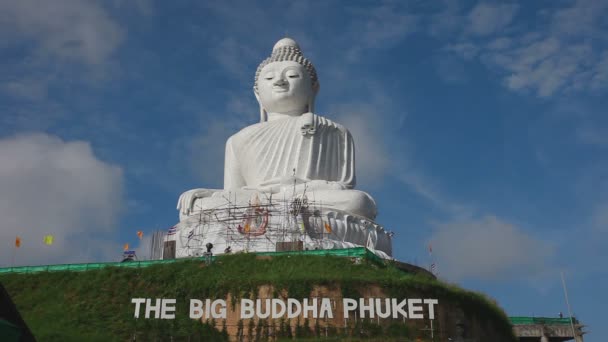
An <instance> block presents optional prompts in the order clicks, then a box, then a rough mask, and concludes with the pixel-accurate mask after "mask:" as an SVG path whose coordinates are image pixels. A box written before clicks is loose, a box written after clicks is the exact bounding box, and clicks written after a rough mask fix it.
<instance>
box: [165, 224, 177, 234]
mask: <svg viewBox="0 0 608 342" xmlns="http://www.w3.org/2000/svg"><path fill="white" fill-rule="evenodd" d="M175 233H177V228H175V226H173V227H171V228H169V231H168V232H167V235H175Z"/></svg>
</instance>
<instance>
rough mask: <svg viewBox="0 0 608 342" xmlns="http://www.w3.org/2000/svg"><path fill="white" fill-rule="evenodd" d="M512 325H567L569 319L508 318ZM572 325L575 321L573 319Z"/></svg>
mask: <svg viewBox="0 0 608 342" xmlns="http://www.w3.org/2000/svg"><path fill="white" fill-rule="evenodd" d="M509 319H510V320H511V323H512V324H513V325H530V324H548V325H569V324H570V318H569V317H564V318H550V317H524V316H515V317H509ZM573 321H574V323H576V319H574V318H573Z"/></svg>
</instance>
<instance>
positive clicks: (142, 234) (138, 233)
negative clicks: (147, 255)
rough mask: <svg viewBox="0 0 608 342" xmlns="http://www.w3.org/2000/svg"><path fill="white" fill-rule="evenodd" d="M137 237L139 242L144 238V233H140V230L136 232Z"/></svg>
mask: <svg viewBox="0 0 608 342" xmlns="http://www.w3.org/2000/svg"><path fill="white" fill-rule="evenodd" d="M137 237H138V238H139V239H140V240H141V239H142V238H143V237H144V232H142V231H141V230H138V231H137Z"/></svg>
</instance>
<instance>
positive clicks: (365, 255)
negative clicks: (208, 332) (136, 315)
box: [0, 247, 384, 274]
mask: <svg viewBox="0 0 608 342" xmlns="http://www.w3.org/2000/svg"><path fill="white" fill-rule="evenodd" d="M255 254H256V255H268V256H273V255H276V256H279V255H331V256H340V257H351V258H362V259H367V260H371V261H373V262H377V263H384V259H382V258H380V257H378V256H377V255H376V254H374V253H373V252H371V251H370V250H368V249H367V248H365V247H356V248H345V249H323V250H307V251H289V252H259V253H255ZM212 259H215V257H212ZM181 260H201V261H205V257H198V258H183V259H168V260H145V261H130V262H104V263H91V264H63V265H45V266H21V267H3V268H0V274H2V273H35V272H53V271H87V270H94V269H99V268H103V267H108V266H112V267H133V268H138V267H147V266H150V265H156V264H167V263H173V262H179V261H181Z"/></svg>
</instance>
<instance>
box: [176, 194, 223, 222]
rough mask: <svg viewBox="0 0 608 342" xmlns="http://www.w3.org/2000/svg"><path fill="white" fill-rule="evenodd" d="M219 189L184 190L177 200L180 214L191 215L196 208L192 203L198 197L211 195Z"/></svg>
mask: <svg viewBox="0 0 608 342" xmlns="http://www.w3.org/2000/svg"><path fill="white" fill-rule="evenodd" d="M216 191H217V190H213V189H192V190H188V191H186V192H184V193H183V194H181V195H180V196H179V199H178V200H177V210H178V211H179V212H180V214H183V215H186V216H187V215H190V214H191V213H192V212H193V211H194V210H193V209H194V208H192V205H193V204H194V201H195V200H196V199H197V198H204V197H211V195H213V193H215V192H216Z"/></svg>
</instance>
